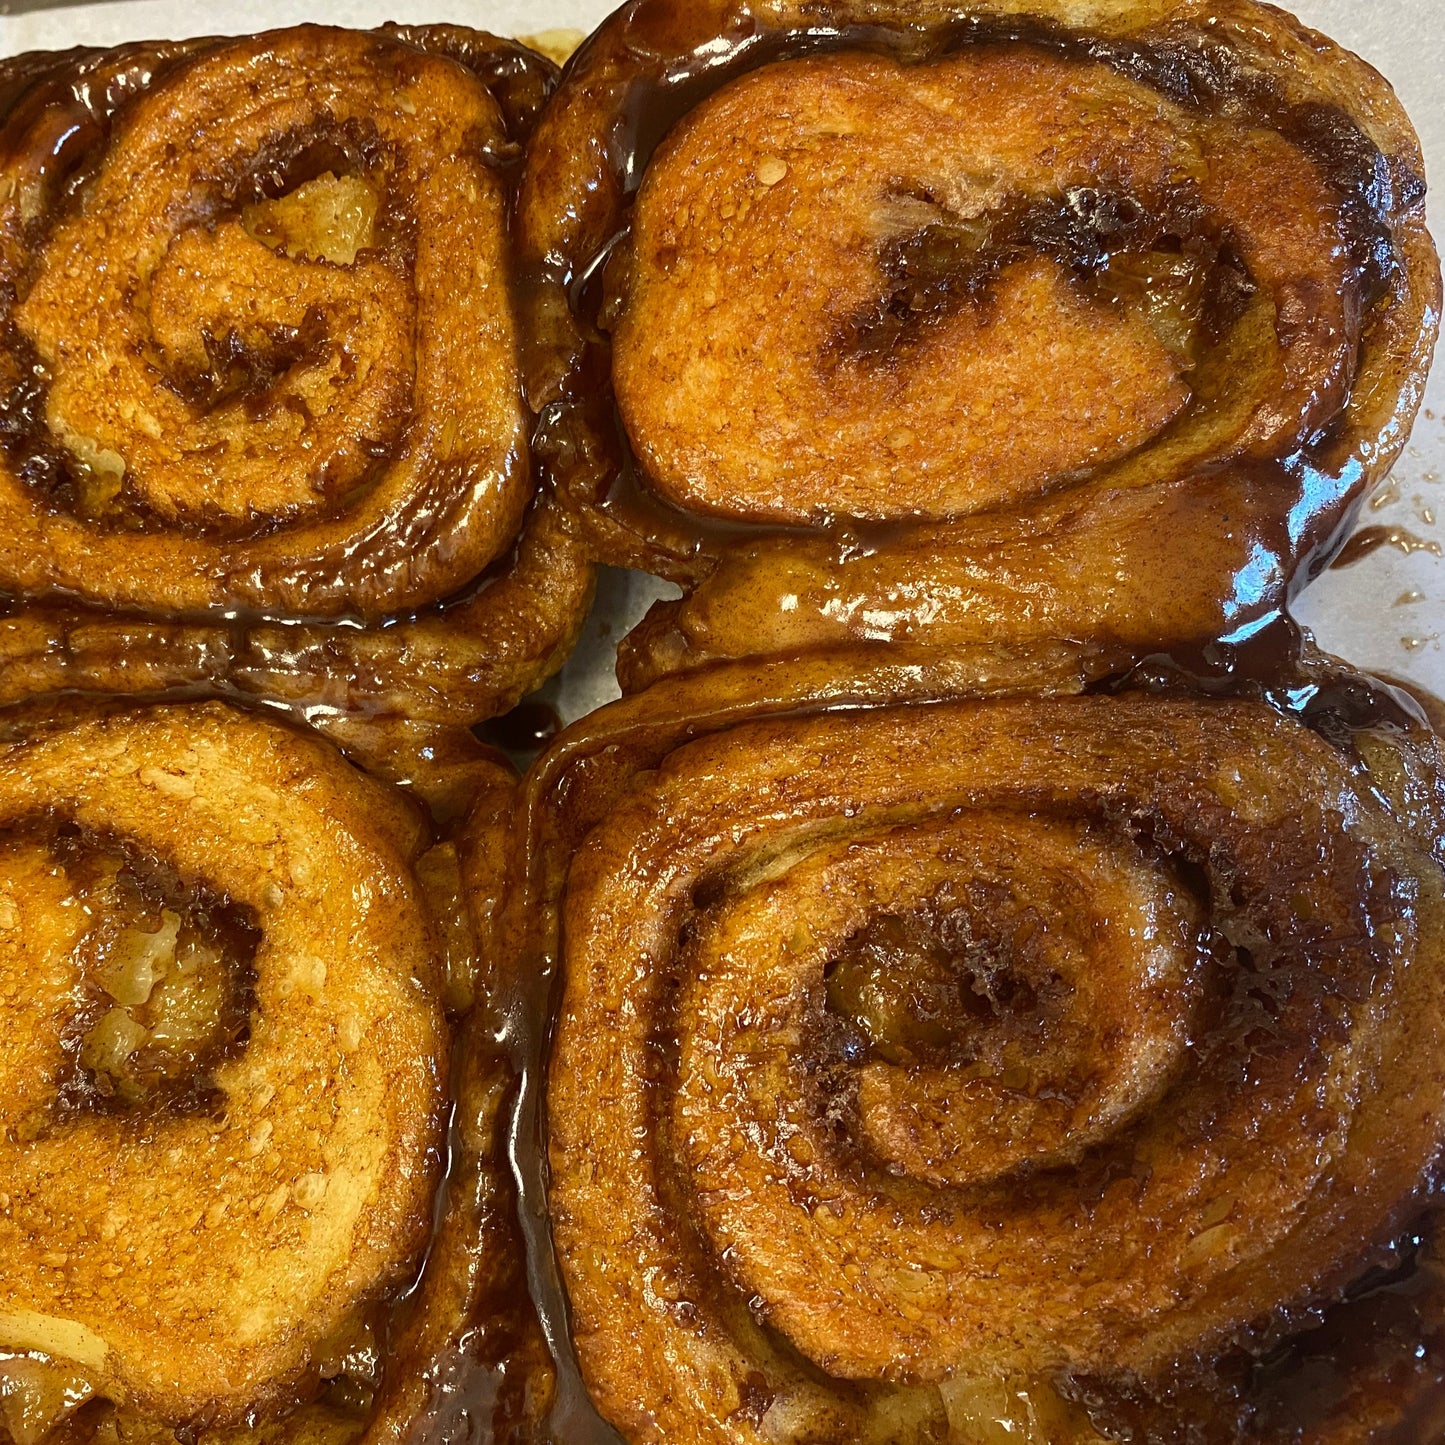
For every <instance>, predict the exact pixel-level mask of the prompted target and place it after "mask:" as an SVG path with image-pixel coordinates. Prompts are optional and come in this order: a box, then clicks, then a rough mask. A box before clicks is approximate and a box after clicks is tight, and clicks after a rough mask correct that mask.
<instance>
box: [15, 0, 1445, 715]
mask: <svg viewBox="0 0 1445 1445" xmlns="http://www.w3.org/2000/svg"><path fill="white" fill-rule="evenodd" d="M30 3H33V0H11V5H10V6H7V5H6V4H4V3H3V0H0V53H3V54H17V53H19V52H20V51H24V50H50V49H62V48H64V47H66V46H70V45H82V44H84V45H111V44H115V43H117V42H119V41H123V40H137V39H144V38H155V37H162V36H164V37H175V38H180V37H184V36H188V35H205V34H227V33H234V34H242V33H245V32H248V31H254V30H264V29H267V28H270V27H272V26H278V25H288V24H294V23H296V22H298V21H301V20H318V21H328V22H331V23H333V24H338V25H354V26H369V25H378V24H380V23H381V22H383V21H385V20H399V21H411V22H416V21H427V20H451V21H456V22H458V23H461V24H466V25H473V26H477V27H478V28H481V29H488V30H493V31H496V32H497V33H499V34H504V35H535V34H537V33H538V32H541V31H547V30H553V29H577V30H583V31H585V30H590V29H591V28H592V27H593V26H595V25H596V24H597V22H598V21H599V20H601V19H602V18H603V16H604V15H605V14H606V13H607V11H608V9H609V8H610V7H609V6H608V5H607V4H606V3H605V0H604V3H601V4H599V3H596V0H470V3H469V0H351V3H344V0H338V3H331V4H327V3H324V0H201V3H196V0H107V3H101V4H81V5H74V6H66V7H60V8H48V9H30V10H28V11H26V13H21V14H14V15H10V14H6V13H4V12H5V11H6V10H7V9H9V8H12V7H13V8H15V9H20V8H21V7H23V6H25V5H27V4H30ZM681 3H685V0H681ZM1291 8H1293V9H1294V11H1295V13H1297V14H1298V15H1299V16H1300V17H1301V18H1302V19H1303V20H1304V21H1306V22H1307V23H1308V24H1310V25H1313V26H1315V27H1317V28H1318V29H1320V30H1323V31H1325V32H1326V33H1327V34H1329V35H1332V36H1333V37H1334V38H1335V39H1336V40H1338V41H1340V42H1341V43H1343V44H1345V45H1347V46H1349V47H1350V48H1351V49H1352V50H1355V51H1358V52H1359V53H1360V54H1361V55H1363V56H1364V57H1365V58H1366V59H1367V60H1369V61H1370V62H1371V63H1372V64H1374V65H1375V66H1376V67H1377V68H1378V69H1379V70H1380V71H1381V72H1383V74H1384V75H1386V76H1387V77H1388V78H1389V79H1390V81H1391V82H1392V83H1393V84H1394V86H1395V88H1396V89H1397V90H1398V91H1399V93H1400V95H1401V97H1402V99H1403V100H1404V102H1405V104H1406V106H1407V108H1408V109H1409V111H1410V114H1411V116H1412V117H1413V118H1414V121H1415V125H1416V127H1417V128H1418V129H1419V131H1420V135H1421V138H1422V140H1423V141H1424V145H1425V156H1426V164H1427V170H1428V172H1429V176H1430V178H1431V179H1432V180H1435V181H1438V183H1439V187H1440V188H1439V190H1436V191H1434V192H1432V195H1431V199H1430V214H1431V218H1432V228H1433V230H1434V232H1435V235H1436V236H1437V238H1439V237H1445V0H1295V3H1294V4H1293V6H1292V7H1291ZM1442 476H1445V367H1442V366H1440V365H1437V366H1436V368H1435V371H1434V373H1433V375H1432V377H1431V381H1430V388H1429V393H1428V395H1427V397H1426V402H1425V410H1424V411H1423V412H1422V413H1421V416H1420V420H1419V422H1418V424H1417V425H1416V428H1415V434H1414V437H1413V438H1412V440H1411V445H1410V447H1409V449H1408V450H1407V452H1406V454H1405V456H1404V458H1403V459H1402V460H1401V462H1400V463H1399V465H1398V466H1397V467H1396V468H1395V471H1394V473H1393V475H1392V477H1391V478H1389V479H1388V480H1387V481H1386V483H1385V484H1384V486H1383V487H1382V488H1381V489H1380V491H1379V492H1377V494H1376V496H1375V498H1374V499H1373V504H1372V505H1367V506H1366V508H1365V513H1364V515H1363V516H1362V517H1361V522H1360V524H1361V525H1362V526H1369V525H1374V524H1385V525H1392V526H1399V527H1402V528H1406V529H1408V530H1409V531H1411V532H1413V533H1415V534H1416V535H1417V536H1418V537H1420V538H1422V539H1424V540H1425V541H1427V542H1430V543H1435V544H1437V545H1438V546H1439V547H1441V548H1445V525H1442V523H1445V485H1442V481H1441V479H1442ZM672 593H673V589H670V588H668V587H667V585H666V584H663V583H659V582H656V581H654V580H653V579H651V578H647V577H643V576H640V575H638V574H632V573H623V572H613V571H609V572H607V573H604V575H603V577H602V580H601V584H600V586H599V589H598V601H597V605H596V607H595V608H594V610H593V614H592V617H591V619H590V620H589V624H588V627H587V630H586V633H585V635H584V637H583V639H582V643H581V645H580V646H579V648H578V651H577V653H576V655H575V656H574V657H573V659H572V660H571V661H570V662H569V663H568V665H567V667H566V669H565V670H564V672H563V674H562V676H561V677H560V678H558V679H557V680H556V681H555V682H553V683H552V684H551V685H550V687H549V689H548V691H549V693H550V694H551V695H552V696H553V697H554V698H555V699H556V701H557V704H558V707H559V710H560V711H561V712H562V714H563V716H564V718H568V719H570V718H572V717H575V716H578V715H580V714H581V713H583V712H586V711H589V710H590V709H592V708H593V707H596V706H599V705H600V704H601V703H602V702H605V701H606V700H607V699H608V698H611V697H615V696H616V695H617V687H616V684H615V682H614V681H613V678H612V665H613V652H614V649H615V645H616V641H617V639H618V637H620V636H621V635H622V633H623V632H625V631H626V630H627V629H628V628H629V627H630V626H631V625H632V623H633V622H634V621H635V620H636V619H637V618H638V617H640V616H641V615H642V613H643V612H644V611H646V609H647V605H648V603H649V602H650V601H651V600H652V599H653V598H654V597H658V596H663V595H671V594H672ZM1405 599H1409V600H1405ZM1295 611H1296V615H1297V616H1298V617H1299V618H1300V620H1301V621H1302V622H1304V623H1306V624H1307V625H1308V626H1309V627H1310V628H1312V629H1313V630H1314V632H1315V635H1316V636H1317V638H1318V639H1319V641H1320V643H1321V644H1322V645H1323V646H1325V647H1327V648H1328V649H1330V650H1331V651H1332V652H1336V653H1338V654H1340V655H1341V656H1343V657H1346V658H1348V659H1349V660H1350V661H1351V662H1354V663H1356V664H1357V665H1359V666H1361V667H1364V668H1367V669H1372V670H1375V671H1380V672H1385V673H1389V674H1392V675H1394V676H1397V677H1404V678H1409V679H1412V680H1414V681H1416V682H1419V683H1421V684H1423V685H1424V686H1425V687H1427V688H1429V689H1430V690H1431V691H1433V692H1435V693H1437V694H1441V695H1445V560H1442V558H1441V557H1440V556H1437V555H1434V553H1433V552H1432V551H1430V550H1423V551H1416V552H1414V553H1412V554H1410V555H1404V554H1403V553H1401V552H1400V551H1397V550H1395V549H1394V548H1389V547H1386V548H1382V549H1380V550H1378V551H1376V552H1374V553H1372V554H1371V555H1370V556H1368V557H1366V558H1365V559H1364V560H1362V561H1360V562H1358V563H1357V564H1355V565H1354V566H1352V567H1349V568H1346V569H1342V570H1336V571H1332V572H1329V573H1327V574H1326V575H1325V576H1324V577H1323V578H1321V579H1320V581H1319V582H1318V583H1316V584H1315V586H1314V587H1313V588H1311V589H1310V590H1309V591H1308V592H1307V593H1306V594H1305V595H1304V597H1302V598H1301V599H1300V601H1299V603H1298V604H1297V606H1296V608H1295Z"/></svg>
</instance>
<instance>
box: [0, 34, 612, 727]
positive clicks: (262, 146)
mask: <svg viewBox="0 0 1445 1445" xmlns="http://www.w3.org/2000/svg"><path fill="white" fill-rule="evenodd" d="M554 75H555V71H554V69H553V67H552V66H551V65H550V63H549V62H547V61H545V60H543V59H541V57H539V56H536V55H533V54H532V53H531V52H529V51H526V50H525V49H524V48H522V47H521V46H519V45H516V44H515V43H513V42H509V41H501V40H497V39H495V38H493V37H490V36H486V35H482V34H480V33H477V32H473V31H467V30H463V29H461V28H459V27H446V26H437V27H419V28H411V29H406V30H398V29H391V30H388V31H382V32H371V33H366V32H352V31H344V30H332V29H324V28H321V27H316V26H303V27H299V28H297V29H294V30H288V31H278V32H275V33H273V34H269V35H262V36H258V37H255V38H252V39H245V40H235V41H197V42H188V43H185V44H182V45H156V46H145V45H141V46H127V47H123V48H121V49H119V50H116V51H101V52H92V51H80V52H72V53H70V54H67V55H65V56H59V57H57V56H44V55H41V56H22V57H20V58H19V59H16V60H12V61H9V62H7V63H6V64H5V67H4V71H3V77H0V81H3V84H0V88H3V91H4V95H3V97H0V99H3V101H4V107H3V116H0V304H3V309H4V317H3V323H4V335H3V338H0V518H3V520H4V527H3V529H0V530H3V532H4V540H3V541H0V593H3V594H8V596H9V598H10V600H11V609H10V610H11V616H10V619H9V620H8V621H7V623H6V624H5V632H4V637H3V640H0V697H3V698H5V699H6V700H10V699H12V698H14V697H17V696H24V695H26V694H29V693H33V692H35V691H44V690H55V689H62V688H89V689H94V690H101V691H106V690H120V691H139V690H155V689H157V688H161V687H173V686H177V685H181V684H202V685H205V686H207V687H209V688H211V689H212V690H216V691H228V690H229V691H233V692H238V693H241V694H246V695H260V696H264V697H266V698H269V699H273V700H279V701H282V702H285V703H289V704H292V705H294V706H296V707H297V708H301V709H309V710H310V712H311V713H312V714H313V716H315V715H325V714H327V713H330V712H341V713H347V712H360V711H366V712H371V713H378V712H380V713H385V712H403V713H406V714H407V715H408V716H410V717H412V718H428V719H435V720H436V721H438V722H461V723H470V722H473V721H476V720H477V719H478V718H480V717H484V716H487V715H489V714H490V713H491V712H493V711H496V710H498V709H500V708H504V707H506V706H508V705H510V703H511V702H512V701H514V700H515V698H516V697H518V696H520V695H521V693H523V692H524V691H526V690H528V689H529V688H530V687H531V686H532V685H534V684H535V683H536V682H537V681H539V680H540V679H541V678H542V677H543V676H545V675H546V673H547V672H548V671H549V670H550V669H551V668H553V667H555V666H556V665H557V664H558V663H559V662H560V660H561V657H562V655H563V654H564V653H565V650H566V648H567V647H568V646H569V645H570V642H571V640H572V636H573V633H574V631H575V628H576V626H577V625H578V622H579V620H580V615H581V612H582V611H583V610H584V608H585V604H586V599H587V597H588V595H589V588H590V574H589V572H588V569H587V568H586V566H585V565H584V563H583V562H582V560H581V558H580V555H579V554H578V552H577V549H576V548H575V547H574V546H573V545H572V544H571V540H570V537H569V535H568V533H567V529H566V527H565V526H564V525H563V522H562V518H561V516H560V514H559V513H558V511H557V509H556V508H555V507H554V506H552V505H550V504H549V503H547V502H546V501H544V500H542V499H540V498H537V497H535V496H534V487H533V482H532V474H531V466H530V459H529V452H528V443H527V431H528V426H529V422H528V417H527V413H526V409H525V407H524V405H523V402H522V397H521V388H520V380H519V373H518V360H517V349H518V341H517V322H516V318H515V315H514V306H513V302H512V296H511V288H512V284H513V266H512V261H511V243H510V236H509V214H508V213H509V207H510V199H509V197H510V193H511V190H512V186H513V181H514V179H515V176H516V174H517V169H518V165H519V161H520V146H521V144H522V143H523V142H524V141H525V139H526V137H527V136H528V134H529V133H530V131H531V128H532V126H533V124H534V122H535V119H536V116H537V113H538V111H539V110H540V108H541V106H542V104H543V102H544V101H545V99H546V97H547V95H548V93H549V91H550V89H551V86H552V83H553V77H554ZM111 614H120V615H119V616H112V615H111ZM322 659H324V661H320V660H322Z"/></svg>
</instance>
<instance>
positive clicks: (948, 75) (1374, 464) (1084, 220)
mask: <svg viewBox="0 0 1445 1445" xmlns="http://www.w3.org/2000/svg"><path fill="white" fill-rule="evenodd" d="M1423 198H1424V183H1423V179H1422V171H1421V160H1420V152H1419V146H1418V143H1417V140H1416V138H1415V135H1414V133H1413V131H1412V130H1411V127H1410V124H1409V122H1408V120H1407V119H1406V117H1405V116H1404V114H1403V112H1402V111H1401V109H1400V107H1399V105H1398V103H1397V102H1396V100H1395V98H1394V95H1393V93H1392V92H1391V91H1390V89H1389V87H1388V86H1387V85H1385V84H1384V83H1383V82H1382V80H1381V79H1380V77H1379V76H1378V75H1376V74H1375V73H1374V72H1373V71H1372V70H1370V68H1369V67H1368V66H1366V65H1365V64H1364V63H1363V62H1361V61H1359V60H1358V59H1356V58H1355V57H1353V56H1351V55H1348V54H1346V53H1345V52H1343V51H1341V50H1340V49H1339V48H1337V47H1336V46H1334V45H1332V44H1331V43H1329V42H1328V41H1326V40H1324V39H1323V38H1322V37H1320V36H1317V35H1314V34H1312V33H1311V32H1309V31H1306V30H1304V29H1303V28H1302V27H1301V26H1300V25H1299V24H1298V23H1297V22H1295V21H1293V20H1292V19H1291V18H1290V17H1288V16H1287V15H1284V14H1282V13H1281V12H1279V11H1277V10H1274V9H1272V8H1267V7H1264V6H1261V5H1257V4H1254V3H1252V0H1230V3H1227V4H1224V5H1217V4H1208V5H1206V4H1203V3H1194V0H1132V3H1125V4H1116V3H1102V0H1101V3H1093V0H1086V3H1082V4H1079V3H1064V0H980V3H977V4H972V3H962V4H947V5H945V4H933V3H917V4H882V5H877V4H868V5H864V4H852V3H849V0H839V3H829V4H826V5H823V6H819V5H815V4H793V3H790V0H776V3H769V0H756V3H749V4H746V5H744V6H742V7H741V8H739V7H738V6H736V5H724V4H722V3H704V4H702V5H689V6H686V7H683V6H679V5H676V4H673V3H670V0H632V3H629V4H627V5H625V6H623V8H622V9H621V10H620V11H618V12H617V13H616V14H615V15H614V16H613V17H612V18H611V19H610V20H609V21H607V22H606V23H605V24H604V25H603V26H602V28H601V29H600V30H599V31H598V33H597V34H596V35H595V36H594V37H593V39H592V41H591V42H590V44H589V45H588V46H587V48H586V49H585V50H584V51H583V52H582V53H581V54H580V55H579V57H578V58H577V60H576V61H575V62H574V64H573V65H572V67H571V69H570V70H569V72H568V74H567V76H566V78H565V79H564V81H563V83H562V85H561V87H560V89H559V91H558V93H557V95H556V97H555V100H554V102H553V104H552V106H551V107H550V108H549V111H548V113H547V115H546V116H545V117H544V119H543V121H542V124H541V125H540V127H539V129H538V131H537V133H536V135H535V137H534V139H533V142H532V144H531V147H530V151H529V158H528V175H527V183H526V187H525V190H524V193H523V206H522V238H523V249H524V255H525V258H526V262H527V264H528V266H529V267H530V280H531V282H532V283H533V286H534V288H535V289H534V290H533V292H532V293H531V302H532V306H533V310H534V313H535V318H536V319H535V321H534V323H533V325H532V326H531V327H530V328H529V331H530V332H531V340H530V341H529V345H532V346H534V347H535V350H534V352H533V353H532V354H531V359H530V361H529V364H528V367H527V384H528V388H529V395H530V398H531V402H532V405H533V406H534V408H537V409H539V410H540V411H541V414H542V422H541V425H540V428H539V430H538V433H537V436H536V438H535V444H536V447H537V450H538V453H539V455H540V456H541V457H542V459H543V460H544V462H545V464H546V466H547V468H548V469H549V471H550V473H551V475H552V476H553V478H554V480H555V481H556V483H557V485H558V486H560V487H562V488H564V489H568V490H570V491H571V492H572V493H573V494H574V495H576V496H577V497H579V498H580V499H581V500H582V501H583V503H584V505H586V506H587V507H588V508H589V509H590V513H591V517H590V520H591V527H592V531H593V536H594V546H595V547H596V549H597V551H598V553H599V555H601V556H603V557H605V558H607V559H608V560H610V561H620V562H624V563H626V564H628V565H634V566H642V567H645V568H648V569H651V570H653V571H656V572H658V573H660V574H662V575H664V576H667V577H669V578H672V579H673V580H676V581H679V582H681V583H683V584H684V586H685V587H686V588H688V589H690V591H689V595H687V596H686V597H684V599H683V600H682V601H681V602H679V603H677V604H676V605H667V606H664V607H661V608H660V609H659V610H658V611H657V612H656V613H655V614H654V616H653V618H652V619H650V621H649V623H648V624H647V625H646V626H645V627H644V628H643V629H642V631H641V632H640V633H639V634H638V635H637V636H635V637H634V638H633V639H632V642H631V644H630V649H625V650H624V658H623V677H624V684H625V685H632V686H636V685H640V684H642V683H644V682H645V681H646V680H647V679H648V678H650V677H653V676H655V675H657V674H658V673H659V672H663V671H667V670H669V669H672V668H675V667H687V666H691V665H695V664H697V663H700V662H704V661H706V660H708V659H709V658H718V657H728V656H738V655H748V654H771V653H798V652H802V651H826V650H830V649H838V648H845V649H846V648H852V647H855V646H858V645H869V644H878V643H882V642H890V641H903V642H906V643H910V644H912V643H918V642H923V643H924V644H925V645H931V646H956V645H971V644H974V643H977V642H980V641H996V640H1000V639H1002V640H1007V641H1020V642H1027V641H1030V640H1034V639H1039V638H1048V639H1054V638H1059V637H1080V636H1087V637H1090V638H1102V639H1109V640H1113V641H1115V642H1117V643H1119V644H1121V645H1124V646H1127V647H1142V648H1146V649H1147V648H1149V647H1153V646H1156V645H1159V644H1163V643H1170V642H1180V641H1186V640H1191V639H1201V638H1210V637H1215V636H1219V635H1222V634H1225V633H1231V632H1239V631H1241V630H1242V629H1245V628H1247V627H1249V626H1251V625H1253V624H1255V623H1257V622H1258V621H1259V619H1261V618H1263V617H1265V616H1267V615H1268V614H1270V613H1271V612H1274V611H1277V610H1278V609H1279V608H1280V607H1281V606H1282V605H1283V603H1284V601H1285V600H1286V597H1287V595H1288V591H1289V588H1290V586H1291V583H1292V581H1297V580H1301V579H1302V578H1303V577H1304V576H1305V575H1306V573H1307V572H1308V570H1309V567H1310V566H1313V565H1315V564H1317V563H1318V562H1319V561H1320V560H1321V558H1322V557H1323V556H1324V554H1325V553H1327V552H1328V550H1329V549H1330V547H1331V546H1332V545H1334V544H1335V543H1336V542H1337V540H1338V539H1339V537H1340V535H1341V529H1342V527H1343V526H1344V524H1345V522H1346V521H1347V519H1348V516H1349V514H1350V510H1351V506H1352V504H1353V503H1355V502H1357V501H1358V500H1359V498H1360V496H1361V495H1362V493H1363V492H1364V491H1365V490H1366V489H1367V488H1368V486H1369V485H1370V483H1371V482H1372V480H1374V479H1375V478H1377V477H1379V476H1380V475H1382V474H1383V472H1384V471H1385V469H1387V468H1388V466H1389V465H1390V463H1391V461H1392V460H1393V458H1394V457H1395V456H1396V455H1397V453H1398V452H1399V450H1400V448H1401V446H1402V445H1403V442H1404V439H1405V436H1406V433H1407V432H1408V429H1409V425H1410V422H1411V420H1412V418H1413V415H1414V412H1415V409H1416V407H1417V406H1418V403H1419V399H1420V394H1421V387H1422V384H1423V378H1424V375H1425V371H1426V368H1427V365H1428V360H1429V356H1430V353H1431V349H1432V346H1433V341H1434V336H1435V332H1436V328H1437V321H1438V310H1439V296H1440V285H1439V267H1438V263H1437V260H1436V256H1435V251H1434V247H1433V245H1432V243H1431V241H1430V238H1429V236H1428V234H1427V232H1426V230H1425V226H1424V211H1423ZM539 338H540V339H539Z"/></svg>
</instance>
